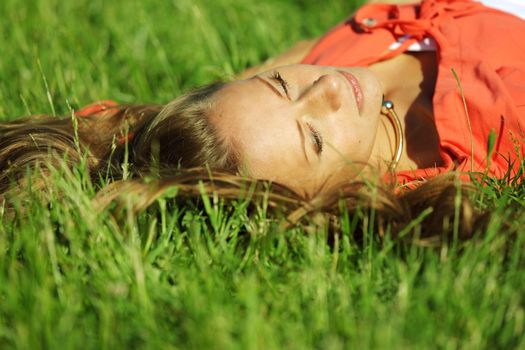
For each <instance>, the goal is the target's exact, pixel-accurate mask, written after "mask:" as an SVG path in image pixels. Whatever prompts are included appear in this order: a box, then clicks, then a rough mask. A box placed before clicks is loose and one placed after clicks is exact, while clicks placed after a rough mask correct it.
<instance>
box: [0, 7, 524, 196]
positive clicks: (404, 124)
mask: <svg viewBox="0 0 525 350" xmlns="http://www.w3.org/2000/svg"><path fill="white" fill-rule="evenodd" d="M493 5H494V4H492V6H493ZM520 9H523V6H521V7H520ZM524 33H525V22H524V21H522V20H521V19H520V18H518V17H517V16H515V15H513V14H511V13H508V12H503V11H500V10H497V9H494V8H492V7H487V6H485V5H483V4H481V3H478V2H474V1H468V0H464V1H462V0H459V1H446V0H426V1H423V2H422V3H421V4H408V5H386V4H371V5H367V6H364V7H363V8H361V9H360V10H359V11H358V12H357V13H356V14H355V15H354V16H353V17H352V18H350V19H349V20H347V21H345V22H343V23H342V24H340V25H339V26H337V27H336V28H334V29H333V30H332V31H330V32H329V33H328V34H326V35H325V36H324V37H323V38H322V39H321V40H319V41H318V42H317V43H315V44H312V43H302V44H300V45H299V46H298V47H296V48H295V49H293V50H292V51H290V52H288V53H286V54H285V55H283V56H281V57H279V58H277V59H275V60H273V61H271V62H269V63H267V64H266V65H263V68H269V70H266V71H263V72H261V73H259V72H260V70H261V69H259V68H254V69H252V70H250V71H248V72H246V73H245V74H244V75H243V77H247V79H242V80H238V81H234V82H230V83H217V84H212V85H210V86H207V87H204V88H201V89H198V90H195V91H192V92H190V93H188V94H186V95H184V96H181V97H179V98H177V99H176V100H174V101H173V102H171V103H169V104H168V105H166V106H119V105H117V104H115V103H113V102H102V103H99V104H95V105H91V106H88V107H86V108H85V109H83V110H81V111H79V112H77V113H76V116H75V117H73V118H72V120H64V119H62V120H50V119H47V118H43V119H42V118H32V119H30V120H24V121H21V122H14V123H9V124H5V125H3V126H2V127H1V129H0V168H1V169H4V171H3V173H2V176H1V178H0V183H1V186H2V190H3V191H5V190H6V189H7V187H8V186H9V183H10V181H11V179H13V178H18V179H20V178H22V175H21V174H24V172H25V168H26V165H27V164H28V163H29V164H34V163H35V162H42V160H43V159H44V158H45V159H47V161H49V159H50V158H49V157H48V155H49V154H50V151H49V150H50V149H51V151H52V152H51V154H55V155H56V154H58V157H56V156H55V157H51V159H58V158H63V157H64V156H63V155H64V154H67V159H68V160H70V161H74V162H75V161H78V159H80V156H81V154H82V153H83V152H87V153H88V167H89V169H90V171H91V172H92V173H93V174H99V173H100V172H101V171H104V170H105V169H108V167H111V165H115V164H120V162H121V161H122V159H123V155H124V154H126V155H128V154H129V162H130V164H131V165H132V167H133V168H132V169H131V171H132V172H134V173H136V174H143V173H144V172H146V173H150V172H151V169H152V167H153V168H154V169H159V168H160V169H164V168H183V169H188V168H193V167H206V168H208V169H213V170H222V171H227V172H229V173H232V174H236V175H241V176H248V177H252V178H255V179H263V180H271V181H273V182H275V183H279V184H281V185H284V186H285V187H287V188H289V189H291V190H292V191H293V192H295V193H296V194H297V195H299V197H300V198H303V199H309V198H314V197H315V196H317V195H319V194H330V193H334V192H337V190H338V189H340V188H342V187H344V186H345V185H346V184H348V183H349V182H351V181H355V180H356V179H360V180H367V179H370V178H371V177H378V175H379V178H383V179H386V180H388V181H390V180H391V177H390V176H389V175H390V174H394V175H395V177H396V178H397V180H398V181H399V182H400V183H405V182H412V181H416V180H421V179H427V178H430V177H433V176H435V175H437V174H439V173H443V172H448V171H450V170H458V171H460V172H467V171H469V172H481V173H483V172H488V174H489V175H491V176H496V177H503V176H506V175H507V174H510V175H511V176H514V175H515V174H516V173H517V172H518V167H519V164H518V163H519V156H520V154H521V152H523V142H522V141H523V132H522V128H521V125H520V123H521V120H520V113H521V109H522V108H523V105H524V104H523V103H522V102H523V101H525V88H524V85H523V83H522V82H523V81H525V79H523V78H525V43H523V42H522V40H521V39H520V37H521V36H522V34H524ZM298 58H300V60H298ZM299 62H300V63H301V64H300V65H293V64H292V63H299ZM282 64H285V65H284V66H281V65H282ZM290 64H292V65H290ZM274 66H280V67H278V68H274ZM254 73H257V74H254ZM384 100H390V101H393V103H394V105H395V107H394V108H395V112H394V111H393V109H392V108H388V107H391V106H389V105H387V106H384V105H383V101H384ZM396 112H397V113H396ZM385 116H386V118H385ZM77 124H78V128H77V129H76V128H75V127H76V125H77ZM75 130H76V131H75ZM94 130H96V132H94ZM75 133H78V139H79V141H80V142H79V145H77V144H76V143H75V137H74V135H75ZM494 136H495V142H494V144H493V147H492V146H491V147H489V148H487V147H488V145H490V144H491V143H492V142H493V140H494ZM403 145H406V147H403ZM128 151H129V152H128ZM119 168H120V167H118V166H115V167H114V169H116V171H118V169H119Z"/></svg>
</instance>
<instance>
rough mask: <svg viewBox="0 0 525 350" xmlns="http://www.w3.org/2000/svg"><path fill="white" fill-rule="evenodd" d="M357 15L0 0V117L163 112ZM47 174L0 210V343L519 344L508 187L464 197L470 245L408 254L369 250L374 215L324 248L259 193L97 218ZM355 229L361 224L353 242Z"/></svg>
mask: <svg viewBox="0 0 525 350" xmlns="http://www.w3.org/2000/svg"><path fill="white" fill-rule="evenodd" d="M356 6H357V2H355V1H352V0H326V1H323V2H321V1H318V0H287V1H284V0H269V1H262V2H255V1H253V0H215V1H210V0H171V1H154V0H143V1H139V0H128V1H126V0H113V1H111V2H110V1H104V0H71V1H59V0H24V1H19V0H2V1H1V2H0V13H1V14H2V15H3V16H2V21H0V33H1V38H2V43H0V53H1V54H0V120H2V121H5V120H11V119H15V118H17V117H20V116H23V115H28V114H36V113H46V114H51V115H57V116H60V115H69V114H70V113H71V111H72V110H76V109H78V108H79V107H81V106H83V105H85V104H88V103H90V102H92V101H96V100H103V99H114V100H117V101H119V102H123V103H149V102H151V103H166V102H168V101H170V100H171V99H173V98H174V97H175V96H177V95H179V94H181V93H182V92H184V91H187V90H188V89H190V88H192V87H194V86H198V85H201V84H205V83H209V82H212V81H214V80H217V79H231V78H232V77H233V76H234V75H235V74H236V73H238V72H240V71H242V70H243V69H244V68H247V67H249V66H251V65H255V64H257V63H260V62H262V61H263V60H265V59H266V58H268V57H270V56H272V55H274V54H277V53H279V52H282V51H283V50H285V49H286V48H287V47H289V46H291V45H292V44H293V43H294V42H296V41H298V40H301V39H306V38H313V37H316V36H319V35H321V34H322V33H323V32H324V31H325V30H327V29H328V28H330V27H331V26H333V25H334V24H336V23H338V22H339V21H341V20H342V19H343V18H344V17H345V16H346V15H348V14H349V13H351V11H352V10H353V9H355V8H356ZM522 165H524V166H525V162H524V163H523V164H522ZM53 176H54V178H55V181H54V185H53V186H52V188H50V189H49V191H47V192H49V193H46V194H45V196H46V200H45V201H44V200H42V198H41V193H38V191H33V190H32V189H31V185H30V184H29V185H28V186H27V188H24V189H23V193H24V194H25V196H24V199H21V201H20V202H18V203H16V210H17V212H18V213H19V214H18V215H15V216H12V215H7V214H5V213H4V211H3V210H2V208H0V348H1V349H4V348H5V349H9V348H19V349H39V348H46V349H47V348H52V349H69V348H74V349H79V348H80V349H114V348H167V349H170V348H173V349H208V348H211V349H277V348H286V349H349V348H350V349H362V348H374V349H375V348H380V349H422V348H440V349H458V348H461V349H483V348H487V349H512V348H516V349H525V337H524V336H523V334H524V333H525V276H524V272H523V271H524V269H525V234H524V231H525V229H524V227H525V211H524V208H525V186H524V185H523V184H510V185H509V184H506V183H504V182H497V181H492V182H490V183H489V184H488V185H487V186H485V187H479V188H478V190H477V191H476V193H474V194H472V199H473V201H474V203H475V205H476V206H477V207H478V208H479V209H482V210H489V211H491V212H493V215H492V219H491V221H490V223H489V225H488V228H487V229H486V230H485V231H484V232H480V238H476V239H474V240H472V241H470V242H467V243H460V242H456V241H452V242H451V243H450V244H447V245H444V246H442V247H440V248H425V247H421V246H418V245H416V244H410V243H408V244H407V243H400V242H396V241H394V240H391V239H389V238H388V237H387V238H386V239H385V240H383V241H382V242H380V241H379V240H378V239H376V238H377V232H375V231H374V227H373V226H371V225H369V226H366V225H367V222H369V220H367V219H366V218H367V217H369V216H370V215H373V213H362V215H361V219H362V220H359V221H355V220H353V219H354V218H353V217H346V216H345V213H344V211H343V212H342V214H341V222H342V224H341V232H340V235H339V236H338V238H337V239H336V240H335V242H333V240H331V239H329V237H328V235H327V233H326V232H325V231H323V230H321V229H320V230H318V232H311V230H307V231H308V232H306V230H305V229H304V228H303V227H295V228H290V229H286V230H283V229H282V226H279V224H278V219H277V218H273V217H272V216H271V215H270V213H268V212H267V210H266V207H265V205H264V202H262V203H260V204H257V205H256V206H255V209H253V208H252V207H249V206H248V203H246V202H245V201H243V200H238V201H233V202H229V203H225V202H224V201H222V200H220V199H218V198H217V197H213V196H212V197H211V198H210V200H209V205H206V203H207V201H206V200H203V201H202V203H204V204H202V203H201V202H199V203H195V201H186V200H173V199H170V198H167V196H165V197H163V198H161V199H159V200H158V201H157V202H156V203H154V204H153V205H152V207H151V208H150V209H148V210H146V211H143V212H141V213H139V214H137V215H134V214H133V213H132V212H131V211H126V209H124V215H122V216H120V217H119V218H117V219H115V218H113V216H112V213H113V211H111V210H103V211H101V212H99V210H98V209H99V208H96V207H95V205H94V203H93V201H92V199H93V198H94V197H95V195H96V192H97V186H96V184H93V183H91V182H90V181H89V180H88V178H87V176H86V175H85V174H84V173H83V172H82V171H81V170H79V169H75V170H74V171H67V170H57V171H56V173H55V174H54V175H53ZM57 193H60V195H58V194H57ZM170 194H171V195H173V191H172V192H170ZM206 198H208V197H206ZM363 217H364V219H363ZM354 225H364V226H366V227H364V229H363V231H365V232H366V237H365V238H366V239H364V241H363V243H362V244H357V243H356V242H355V241H354V239H353V238H352V237H353V234H352V232H353V230H354V229H355V227H354Z"/></svg>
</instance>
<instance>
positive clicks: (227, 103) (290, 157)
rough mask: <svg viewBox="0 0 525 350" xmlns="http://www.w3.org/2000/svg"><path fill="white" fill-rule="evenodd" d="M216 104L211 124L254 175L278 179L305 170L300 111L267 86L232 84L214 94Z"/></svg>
mask: <svg viewBox="0 0 525 350" xmlns="http://www.w3.org/2000/svg"><path fill="white" fill-rule="evenodd" d="M213 105H214V108H213V111H212V113H211V115H210V121H211V123H212V124H213V125H214V126H215V127H216V129H217V130H218V132H219V135H221V137H223V138H224V139H226V140H227V141H228V142H229V143H230V144H232V145H234V147H236V151H237V153H238V154H239V156H240V158H241V161H242V163H243V165H244V166H246V167H247V168H248V169H247V170H248V172H249V173H250V174H251V175H252V176H255V177H260V178H265V179H269V180H279V179H280V177H282V174H281V172H284V171H286V172H290V171H291V168H293V169H297V170H300V169H302V168H304V167H305V165H306V164H305V162H306V158H305V154H304V148H303V145H302V134H301V131H300V124H299V123H298V111H297V109H296V108H294V105H293V104H292V103H290V101H288V100H285V99H284V98H282V97H279V96H278V94H276V93H275V91H272V89H271V88H270V87H268V86H266V84H265V83H263V82H261V81H259V80H258V79H249V80H243V81H236V82H232V83H230V84H228V85H226V86H225V87H224V88H223V89H221V90H220V91H218V92H217V93H216V94H215V95H214V97H213ZM294 171H295V170H294Z"/></svg>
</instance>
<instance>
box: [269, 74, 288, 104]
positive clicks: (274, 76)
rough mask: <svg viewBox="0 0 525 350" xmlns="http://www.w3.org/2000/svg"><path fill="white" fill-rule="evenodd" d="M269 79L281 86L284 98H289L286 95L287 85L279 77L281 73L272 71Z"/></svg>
mask: <svg viewBox="0 0 525 350" xmlns="http://www.w3.org/2000/svg"><path fill="white" fill-rule="evenodd" d="M270 79H272V80H275V81H276V82H278V83H279V84H280V85H281V87H282V88H283V90H284V93H285V94H286V96H288V98H290V95H289V94H288V88H289V85H288V83H287V82H286V80H284V78H283V77H282V76H281V73H279V72H278V71H274V72H273V73H272V75H271V76H270Z"/></svg>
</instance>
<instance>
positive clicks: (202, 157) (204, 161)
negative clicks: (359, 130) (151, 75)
mask: <svg viewBox="0 0 525 350" xmlns="http://www.w3.org/2000/svg"><path fill="white" fill-rule="evenodd" d="M222 86H223V84H222V83H215V84H211V85H208V86H205V87H202V88H199V89H196V90H192V91H190V92H188V93H187V94H185V95H182V96H180V97H178V98H177V99H175V100H174V101H172V102H170V103H168V104H167V105H165V106H162V105H128V106H110V107H108V109H107V110H105V108H102V109H101V110H98V111H97V113H94V114H92V115H90V114H88V115H81V116H79V115H75V114H72V115H71V116H69V117H65V118H52V117H48V116H33V117H30V118H26V119H21V120H18V121H14V122H10V123H4V124H0V197H1V196H2V195H4V194H5V193H6V191H7V190H8V189H9V188H14V190H15V191H16V189H17V188H19V187H21V186H23V182H24V179H25V176H26V174H27V169H32V168H33V169H34V168H39V173H40V174H43V175H45V174H46V172H47V170H48V169H49V168H50V167H54V166H58V165H59V164H62V162H64V161H66V162H67V163H69V164H78V163H79V162H80V161H81V160H84V165H85V166H86V167H87V170H88V172H89V173H90V174H91V176H92V178H93V179H97V178H98V177H99V175H100V173H101V172H103V171H107V170H108V169H109V170H111V172H112V174H111V175H112V177H113V179H114V180H115V182H113V184H111V185H109V186H107V187H105V188H102V190H101V191H100V192H99V195H98V196H97V198H96V199H95V200H96V201H97V204H98V205H97V207H98V208H105V207H107V206H108V205H109V204H110V203H112V202H115V201H117V202H118V200H119V196H120V194H121V193H127V194H129V193H137V194H139V195H138V197H139V198H140V199H139V200H137V201H136V203H135V210H137V211H140V210H144V209H145V208H147V207H148V206H149V205H150V204H151V203H153V202H154V201H155V200H156V199H157V198H159V197H160V196H162V195H163V194H164V193H166V191H168V190H169V189H170V188H173V186H175V187H177V188H178V191H179V194H180V196H182V197H190V198H196V199H197V200H199V198H201V196H202V191H203V189H204V191H205V192H213V193H216V194H219V195H220V196H221V197H223V198H226V199H236V198H239V197H240V196H247V194H249V197H250V200H252V199H253V200H254V201H257V200H258V198H259V199H260V198H266V199H267V200H268V201H269V207H270V209H275V211H279V212H283V213H284V214H285V215H284V218H285V220H284V225H285V226H286V225H296V224H298V223H301V222H304V221H305V220H308V218H311V217H313V216H316V217H319V214H321V217H324V218H325V220H324V221H325V222H331V224H330V225H331V227H332V231H334V230H335V231H337V226H338V223H337V219H336V218H337V217H338V216H339V215H340V214H341V210H342V209H341V208H344V211H346V212H347V213H348V212H349V213H354V214H355V213H357V212H359V211H362V210H365V211H367V210H368V211H374V213H375V215H374V217H375V221H376V225H377V226H376V228H377V231H378V232H379V235H380V236H381V235H384V234H385V233H386V232H390V233H391V234H392V235H393V236H396V235H400V234H401V235H404V236H406V237H410V239H412V240H413V239H415V238H417V239H418V240H419V242H421V243H423V244H435V243H436V244H439V243H440V242H441V240H442V239H443V238H445V237H450V236H451V235H457V236H458V238H470V237H471V236H472V235H473V234H474V232H476V231H477V227H478V226H479V223H480V222H482V221H483V220H482V219H483V218H484V216H482V215H479V214H477V213H476V212H475V210H474V208H473V206H472V203H471V202H470V200H469V197H468V196H467V195H465V194H466V192H468V186H458V185H457V183H458V182H457V181H455V179H454V177H453V176H442V177H438V178H436V179H434V180H431V181H428V182H426V183H424V184H423V185H421V186H419V187H417V188H416V189H414V190H411V191H399V190H398V189H396V188H395V187H393V186H390V185H385V184H379V185H378V184H376V185H374V186H373V187H370V184H368V183H365V182H353V183H348V184H347V185H345V186H342V187H341V188H339V189H337V190H336V191H334V192H331V193H320V194H318V195H317V196H314V197H313V198H302V197H300V196H299V195H297V194H296V193H294V192H293V191H291V190H289V189H287V188H286V187H284V186H280V185H278V184H269V183H268V182H265V181H256V180H253V179H246V178H243V177H240V176H237V175H236V173H237V170H238V167H239V162H238V157H237V154H236V153H235V149H234V147H232V146H231V145H229V144H228V143H227V142H225V141H224V140H223V139H221V138H220V137H219V136H218V133H217V132H216V130H215V129H214V128H213V126H212V125H211V124H210V123H209V121H208V118H207V116H208V113H209V112H210V111H211V110H212V108H213V103H212V99H211V97H212V96H213V94H214V93H215V92H216V91H218V90H219V89H220V88H221V87H222ZM126 157H127V158H126ZM123 161H128V162H129V164H130V169H129V174H123V173H122V167H121V166H120V165H121V164H122V162H123ZM148 174H150V175H153V176H154V177H156V180H154V181H151V180H150V181H148V182H144V181H142V180H140V178H141V177H143V176H145V175H148ZM128 175H129V177H131V178H132V179H129V177H128ZM41 178H43V179H45V176H43V177H41ZM123 178H124V179H123ZM13 181H14V182H15V183H16V182H18V186H17V185H16V184H15V185H14V187H13V184H12V182H13ZM37 185H40V186H41V187H44V185H45V181H43V180H42V181H40V182H37ZM269 188H271V191H269ZM247 189H251V190H247ZM458 194H459V196H458ZM458 198H459V199H460V200H459V201H458ZM0 199H1V198H0ZM327 218H328V219H327ZM451 220H453V221H454V222H453V223H450V221H451ZM414 222H416V223H417V224H418V225H417V226H414V227H411V228H410V229H409V230H408V231H407V229H406V227H407V226H410V225H413V223H414ZM411 223H412V224H411ZM405 231H406V232H410V233H411V234H406V232H405ZM403 232H405V233H403ZM406 237H403V238H406ZM414 237H415V238H414Z"/></svg>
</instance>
